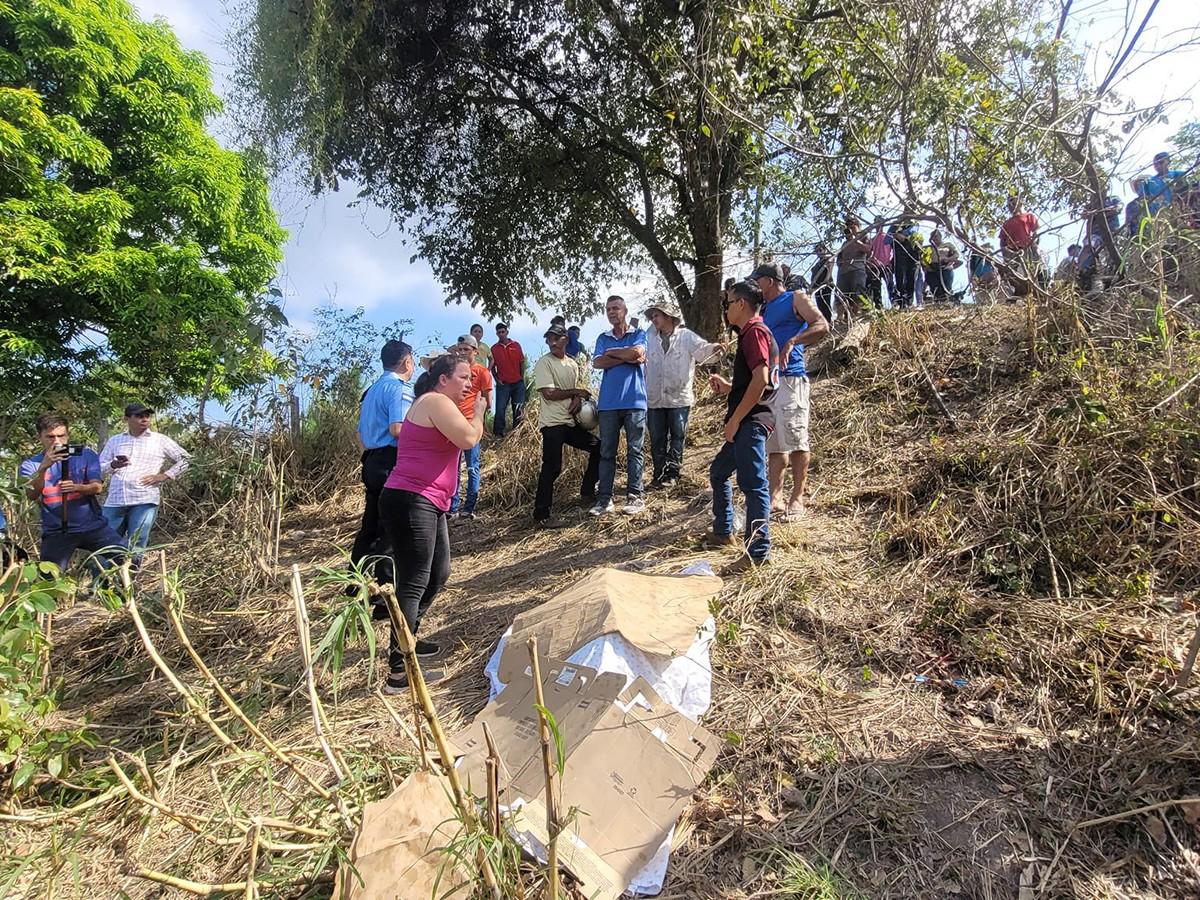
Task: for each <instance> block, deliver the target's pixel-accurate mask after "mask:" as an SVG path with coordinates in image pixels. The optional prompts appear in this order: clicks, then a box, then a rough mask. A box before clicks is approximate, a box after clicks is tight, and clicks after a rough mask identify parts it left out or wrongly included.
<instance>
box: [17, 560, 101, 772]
mask: <svg viewBox="0 0 1200 900" xmlns="http://www.w3.org/2000/svg"><path fill="white" fill-rule="evenodd" d="M74 592H75V583H74V582H73V581H72V580H71V579H69V578H66V577H64V576H62V575H60V574H59V573H58V569H57V568H56V567H55V566H52V565H47V564H42V565H40V566H39V565H36V564H34V563H28V564H26V565H22V566H14V567H12V569H11V570H9V571H8V572H6V573H5V575H4V577H3V579H2V580H0V597H2V598H3V599H0V796H2V795H3V794H5V793H10V794H16V793H19V792H21V791H22V790H26V789H28V788H30V787H31V786H33V785H35V784H37V779H38V777H39V776H49V777H50V778H58V777H60V776H62V775H63V774H64V773H65V772H67V771H68V770H69V769H70V768H71V765H72V763H73V762H74V760H75V757H76V755H77V754H78V751H80V750H81V749H83V748H85V747H90V746H91V745H92V743H91V739H90V738H89V736H88V735H87V734H86V733H85V732H84V731H82V730H79V729H74V730H66V731H62V730H58V729H55V728H53V727H52V726H49V725H47V717H48V716H49V715H50V713H52V712H53V711H54V710H55V708H56V707H57V705H58V698H57V688H58V685H57V684H54V685H51V684H49V683H48V680H49V679H48V674H49V670H48V666H49V655H48V654H49V641H48V640H47V639H46V634H45V631H44V630H43V625H42V622H43V621H44V620H43V619H42V618H41V617H43V616H48V615H50V614H52V613H53V612H54V610H55V609H56V607H57V606H58V604H59V602H61V601H62V600H64V599H66V598H68V597H70V596H71V595H72V594H74Z"/></svg>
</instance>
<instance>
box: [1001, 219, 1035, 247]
mask: <svg viewBox="0 0 1200 900" xmlns="http://www.w3.org/2000/svg"><path fill="white" fill-rule="evenodd" d="M1038 227H1039V223H1038V220H1037V216H1035V215H1034V214H1033V213H1028V212H1024V213H1017V214H1016V215H1015V216H1013V217H1012V218H1011V219H1009V220H1008V221H1007V222H1005V223H1004V224H1003V225H1002V226H1000V246H1001V247H1012V248H1013V249H1014V250H1024V249H1025V248H1026V247H1028V246H1029V245H1030V244H1032V243H1033V236H1034V235H1035V234H1037V230H1038Z"/></svg>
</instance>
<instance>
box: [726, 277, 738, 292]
mask: <svg viewBox="0 0 1200 900" xmlns="http://www.w3.org/2000/svg"><path fill="white" fill-rule="evenodd" d="M735 284H737V279H736V278H726V279H725V287H724V288H723V290H726V291H727V290H729V289H730V288H731V287H733V286H734V285H735Z"/></svg>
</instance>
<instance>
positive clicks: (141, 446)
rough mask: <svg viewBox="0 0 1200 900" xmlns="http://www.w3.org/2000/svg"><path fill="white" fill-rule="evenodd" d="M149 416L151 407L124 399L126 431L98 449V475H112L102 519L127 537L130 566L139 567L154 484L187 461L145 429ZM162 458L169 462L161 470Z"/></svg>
mask: <svg viewBox="0 0 1200 900" xmlns="http://www.w3.org/2000/svg"><path fill="white" fill-rule="evenodd" d="M153 417H154V410H152V409H150V408H149V407H148V406H145V405H143V404H141V403H130V404H129V405H128V406H126V407H125V425H126V427H127V428H128V429H129V430H128V431H127V432H126V433H125V434H118V435H117V436H116V437H114V438H112V439H111V440H109V442H108V443H107V444H105V445H104V450H102V451H101V453H100V477H102V478H103V477H104V476H106V475H110V474H111V475H112V479H111V480H110V481H109V483H108V496H106V497H105V498H104V507H103V512H104V518H105V519H107V520H108V524H109V525H111V526H112V527H113V529H114V530H115V531H116V532H117V533H118V534H120V535H122V536H123V537H126V538H128V539H129V549H130V551H131V552H132V554H133V564H134V566H140V565H141V562H142V554H143V553H145V551H146V546H147V545H148V544H149V543H150V530H151V529H152V528H153V527H154V518H155V516H157V515H158V503H159V500H160V499H161V496H162V492H161V489H160V487H159V485H161V484H162V483H163V482H164V481H170V480H172V479H175V478H178V477H179V476H180V475H182V474H183V472H184V471H185V470H186V469H187V467H188V461H189V460H190V459H191V457H190V456H189V455H188V452H187V451H186V450H184V449H183V448H182V447H180V446H179V445H178V444H177V443H175V442H174V441H173V440H171V439H170V438H169V437H167V436H166V435H165V434H159V433H158V432H157V431H152V430H151V428H150V422H151V419H152V418H153ZM168 461H170V462H171V464H172V465H171V467H170V468H169V469H167V470H166V471H165V472H164V471H163V466H164V465H165V464H166V463H167V462H168Z"/></svg>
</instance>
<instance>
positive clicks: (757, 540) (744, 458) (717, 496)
mask: <svg viewBox="0 0 1200 900" xmlns="http://www.w3.org/2000/svg"><path fill="white" fill-rule="evenodd" d="M735 472H736V473H737V485H738V490H740V491H741V492H742V495H743V496H744V497H745V498H746V529H745V533H744V535H743V539H744V541H745V544H746V552H747V553H749V554H750V558H751V559H753V560H754V561H755V562H762V561H763V560H764V559H766V558H767V557H768V556H769V555H770V552H771V535H770V532H769V530H768V527H767V526H768V523H769V522H770V518H771V496H770V491H769V490H768V488H767V427H766V426H765V425H762V424H760V423H758V422H742V424H741V427H739V428H738V430H737V434H736V435H735V436H734V438H733V443H732V444H725V445H724V446H723V447H721V449H720V450H719V451H718V452H717V455H716V457H715V458H714V459H713V461H712V466H711V467H710V468H709V470H708V475H709V480H710V481H711V482H712V489H713V534H733V487H732V486H731V485H730V484H729V476H730V475H733V474H734V473H735Z"/></svg>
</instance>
